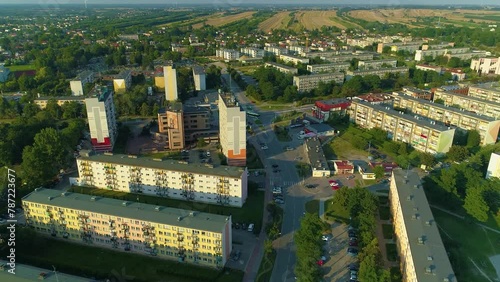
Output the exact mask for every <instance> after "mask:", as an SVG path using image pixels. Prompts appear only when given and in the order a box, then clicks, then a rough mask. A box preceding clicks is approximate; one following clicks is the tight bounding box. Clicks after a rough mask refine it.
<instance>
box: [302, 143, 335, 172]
mask: <svg viewBox="0 0 500 282" xmlns="http://www.w3.org/2000/svg"><path fill="white" fill-rule="evenodd" d="M304 143H305V145H306V147H307V156H308V157H309V162H310V163H311V166H312V167H313V169H316V170H330V168H329V167H328V163H327V162H326V157H325V153H324V152H323V147H322V146H321V142H320V141H319V139H318V138H316V137H313V138H309V139H307V140H306V141H305V142H304Z"/></svg>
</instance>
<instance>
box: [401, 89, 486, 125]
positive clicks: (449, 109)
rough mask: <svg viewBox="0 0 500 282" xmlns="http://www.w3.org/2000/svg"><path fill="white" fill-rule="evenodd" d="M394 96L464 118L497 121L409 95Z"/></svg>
mask: <svg viewBox="0 0 500 282" xmlns="http://www.w3.org/2000/svg"><path fill="white" fill-rule="evenodd" d="M392 96H393V97H394V98H396V97H398V98H401V99H403V100H409V101H413V102H417V103H420V104H423V105H427V106H433V107H435V108H440V109H443V110H446V111H450V112H454V113H457V114H460V115H464V116H468V117H473V118H476V119H480V120H484V121H494V120H495V119H494V118H492V117H488V116H485V115H479V114H476V113H473V112H469V111H465V110H461V109H457V108H454V107H449V106H445V105H441V104H438V103H434V102H431V101H427V100H424V99H418V98H414V97H412V96H409V95H404V96H402V95H398V94H397V93H396V94H394V93H393V94H392Z"/></svg>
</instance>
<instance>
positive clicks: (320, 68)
mask: <svg viewBox="0 0 500 282" xmlns="http://www.w3.org/2000/svg"><path fill="white" fill-rule="evenodd" d="M350 66H351V64H350V63H349V62H346V63H333V64H319V65H308V66H307V70H308V71H310V72H312V73H322V72H341V71H347V70H348V69H349V67H350Z"/></svg>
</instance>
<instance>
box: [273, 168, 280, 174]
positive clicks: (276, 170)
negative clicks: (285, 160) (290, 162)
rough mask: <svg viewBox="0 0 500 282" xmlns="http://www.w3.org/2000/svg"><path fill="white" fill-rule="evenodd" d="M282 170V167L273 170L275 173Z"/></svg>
mask: <svg viewBox="0 0 500 282" xmlns="http://www.w3.org/2000/svg"><path fill="white" fill-rule="evenodd" d="M280 171H281V169H275V170H273V172H274V173H278V172H280Z"/></svg>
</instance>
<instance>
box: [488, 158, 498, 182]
mask: <svg viewBox="0 0 500 282" xmlns="http://www.w3.org/2000/svg"><path fill="white" fill-rule="evenodd" d="M492 177H497V178H500V153H491V156H490V162H489V163H488V169H487V170H486V179H490V178H492Z"/></svg>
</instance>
